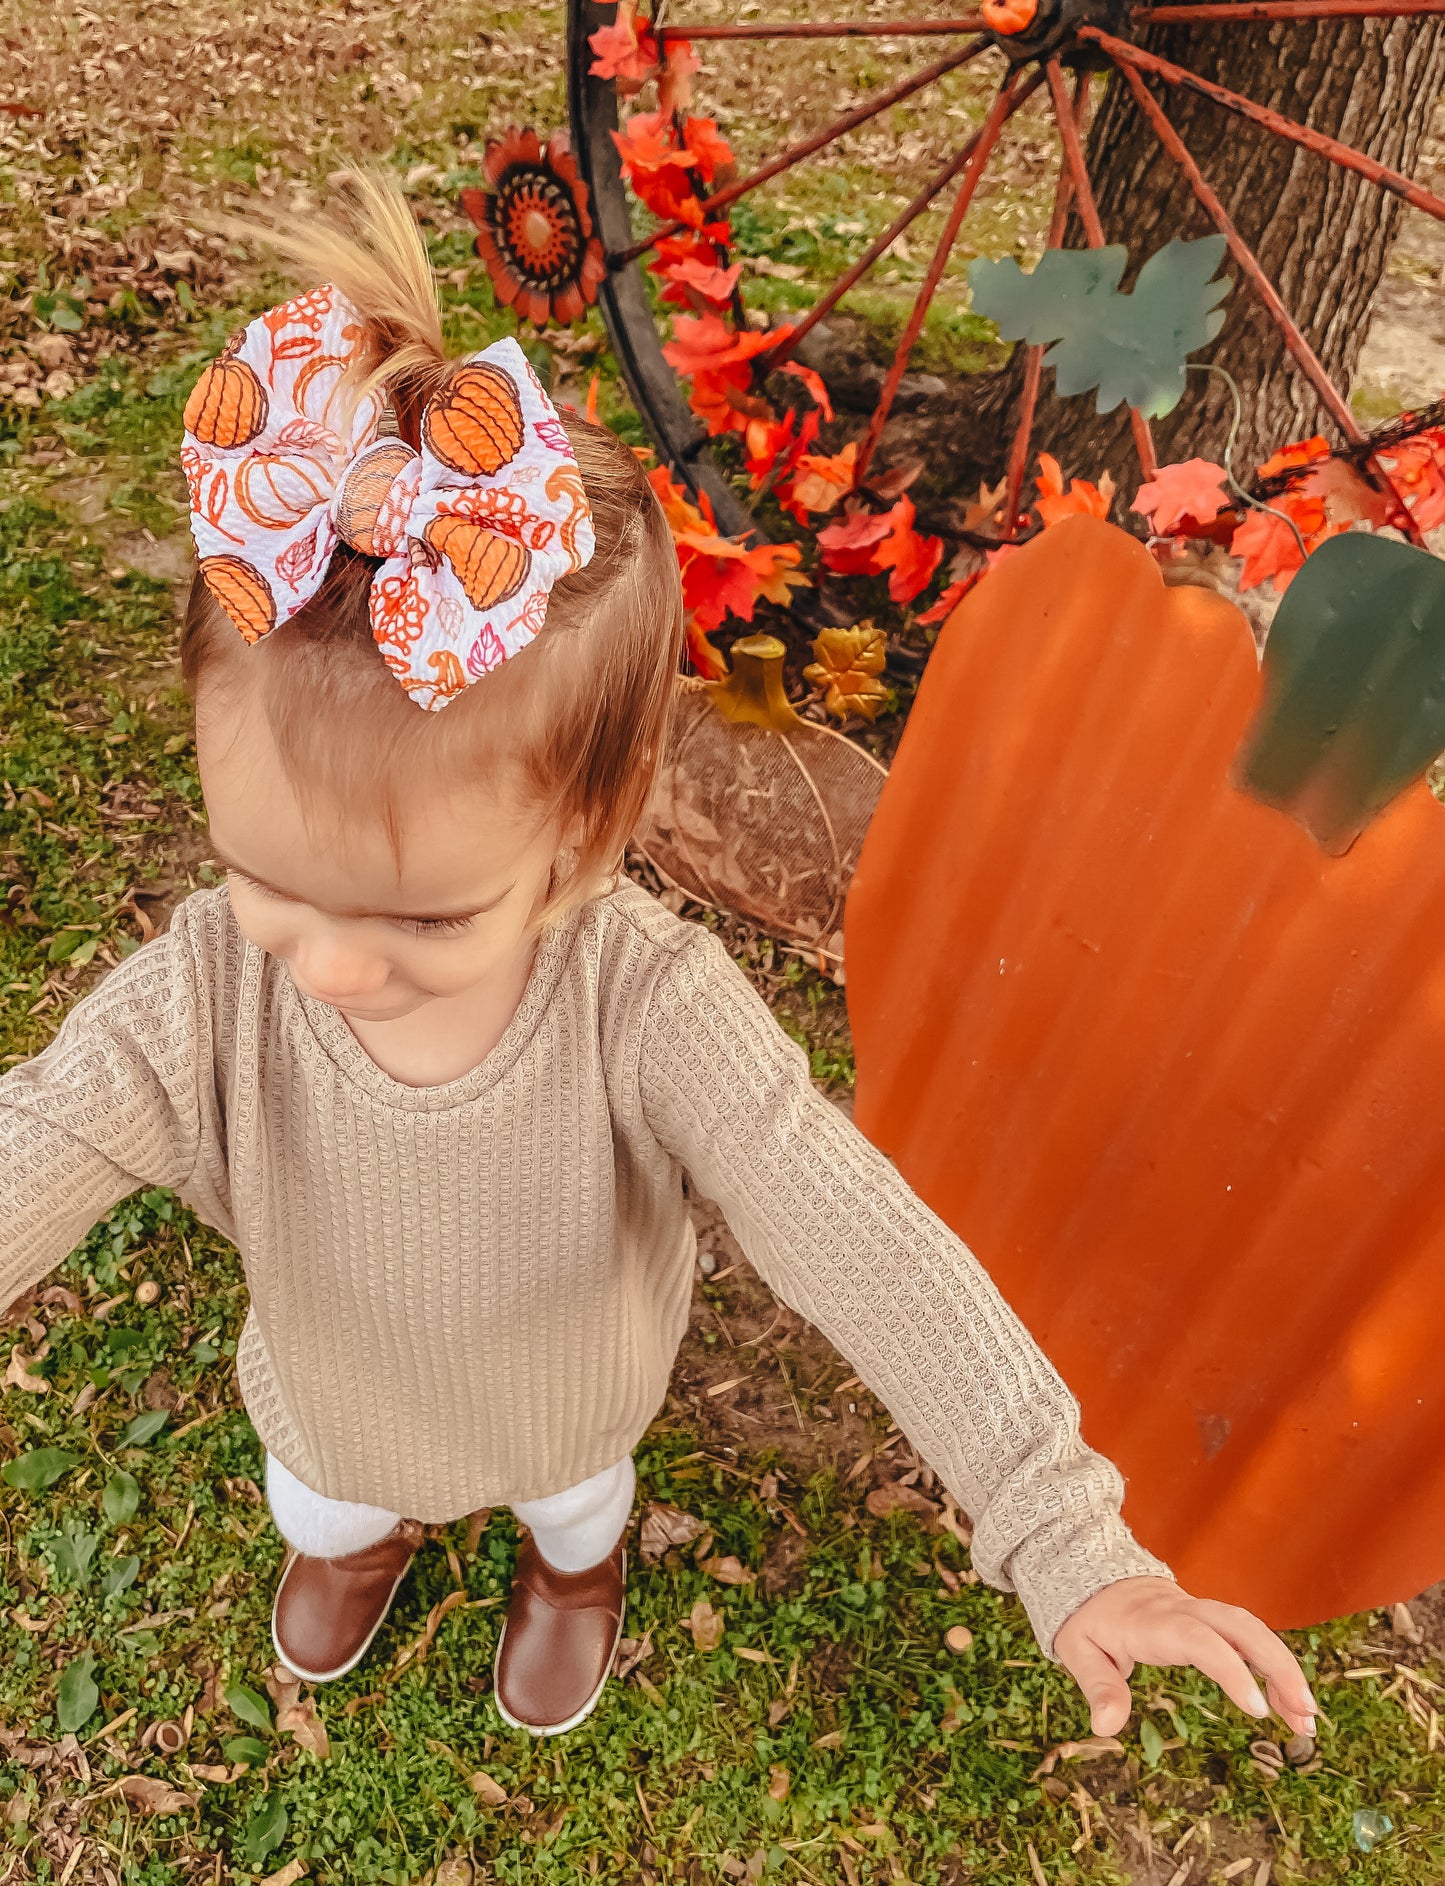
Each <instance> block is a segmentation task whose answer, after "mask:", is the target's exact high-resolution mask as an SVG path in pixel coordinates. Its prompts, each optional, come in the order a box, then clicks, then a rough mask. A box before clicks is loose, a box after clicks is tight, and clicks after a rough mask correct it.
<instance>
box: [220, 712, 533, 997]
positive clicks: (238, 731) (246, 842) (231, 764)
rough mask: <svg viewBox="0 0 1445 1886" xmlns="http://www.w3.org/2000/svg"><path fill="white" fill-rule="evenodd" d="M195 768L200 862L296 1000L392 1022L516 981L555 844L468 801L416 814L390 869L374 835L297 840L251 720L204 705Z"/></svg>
mask: <svg viewBox="0 0 1445 1886" xmlns="http://www.w3.org/2000/svg"><path fill="white" fill-rule="evenodd" d="M196 749H197V760H198V763H199V768H200V775H201V786H202V789H203V791H204V793H205V798H206V809H207V811H208V812H209V814H210V822H211V836H212V842H213V848H214V852H215V856H216V858H217V860H218V862H220V863H221V864H223V865H224V866H225V867H226V870H227V874H228V882H227V888H228V890H229V892H230V898H231V907H232V909H233V910H234V911H235V914H236V922H237V924H238V925H239V926H240V929H241V931H242V934H243V935H244V936H246V937H247V938H248V939H249V940H250V941H251V942H252V943H254V944H255V945H256V946H257V947H258V948H259V949H263V950H266V951H268V952H269V953H270V954H271V955H273V956H278V957H280V958H281V959H282V960H283V961H284V962H285V963H287V964H288V965H289V966H290V969H291V974H292V976H293V978H294V980H295V981H296V983H297V985H298V986H299V987H300V988H301V990H302V991H303V992H304V993H305V994H307V995H309V996H313V997H315V999H316V1000H317V1001H320V1002H325V1003H328V1004H329V1005H331V1006H332V1007H334V1008H337V1009H339V1010H341V1012H342V1013H343V1014H345V1015H347V1016H351V1017H353V1018H355V1019H356V1020H357V1021H369V1022H379V1021H394V1020H400V1019H401V1018H402V1017H403V1016H406V1015H410V1014H412V1013H414V1012H415V1011H416V1010H418V1009H420V1008H422V1007H423V1006H424V1005H425V1004H427V1003H429V1002H432V1001H434V1000H436V999H438V998H446V997H449V996H461V995H465V994H466V993H467V992H468V991H469V990H472V989H474V988H476V987H477V986H478V985H480V984H481V983H483V982H485V981H486V980H487V979H488V978H489V977H491V976H500V975H506V974H510V973H515V970H516V966H517V963H518V960H519V957H520V956H521V954H522V953H523V952H524V951H525V950H526V949H527V948H529V947H530V943H531V926H532V919H533V917H534V915H535V913H536V911H537V910H538V909H539V908H540V906H541V905H542V903H543V902H544V901H545V899H546V895H547V890H548V885H549V880H550V876H551V870H552V865H553V862H554V860H555V858H556V856H557V852H558V849H559V836H558V834H557V833H556V832H555V830H553V829H552V828H551V827H549V826H542V827H540V828H539V826H538V825H537V823H536V822H535V820H529V819H526V818H523V817H521V816H519V815H518V814H517V813H515V812H510V813H509V812H508V810H507V809H506V808H505V807H504V806H499V805H498V803H497V801H496V799H495V797H494V796H488V795H484V794H482V793H481V792H479V791H474V792H472V793H470V794H468V795H463V794H460V793H459V794H457V795H456V796H455V797H454V798H451V799H440V800H428V802H427V804H426V807H425V812H424V816H419V817H418V818H416V819H414V820H413V821H412V822H411V824H410V825H408V826H404V827H403V831H402V837H401V847H400V849H401V869H400V871H398V869H397V866H396V863H395V860H394V859H393V857H392V852H391V847H390V845H389V843H388V840H387V836H386V833H385V830H384V829H383V827H382V826H381V824H380V822H379V821H367V820H360V819H351V818H347V817H346V816H345V815H344V813H343V814H342V815H341V816H339V817H334V818H328V817H327V816H326V815H325V812H324V809H323V810H322V811H321V812H320V813H319V814H317V815H315V816H314V817H313V829H312V830H311V831H308V829H307V826H306V824H305V821H304V820H303V818H302V814H301V808H300V806H299V804H298V802H297V800H296V797H295V795H294V794H293V792H292V790H291V787H290V785H289V782H288V781H287V780H286V778H285V775H284V773H283V771H282V768H281V763H280V760H279V758H278V757H277V756H276V753H275V750H274V748H273V747H272V745H271V741H270V737H269V735H268V733H267V732H266V729H265V727H264V725H263V724H261V716H260V715H259V714H257V713H254V712H252V713H250V714H249V715H248V714H246V713H245V710H244V709H243V708H225V709H223V708H220V707H219V706H213V707H212V708H211V711H209V712H203V713H202V714H201V715H200V716H199V719H198V724H197V733H196Z"/></svg>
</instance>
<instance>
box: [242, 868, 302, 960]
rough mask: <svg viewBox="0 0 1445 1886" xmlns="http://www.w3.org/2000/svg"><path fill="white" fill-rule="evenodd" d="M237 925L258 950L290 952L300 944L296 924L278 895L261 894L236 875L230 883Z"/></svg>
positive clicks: (278, 953)
mask: <svg viewBox="0 0 1445 1886" xmlns="http://www.w3.org/2000/svg"><path fill="white" fill-rule="evenodd" d="M226 890H227V895H228V896H229V897H230V900H231V912H232V915H233V916H234V917H235V919H236V928H237V929H238V930H239V931H240V932H241V935H242V936H243V937H245V939H246V941H247V942H248V943H252V944H254V945H255V946H256V948H257V949H258V950H265V951H267V953H268V954H269V955H272V956H287V955H289V954H290V953H291V951H292V950H293V949H294V948H295V945H296V926H295V923H294V921H293V920H292V918H291V917H290V916H289V915H288V913H287V908H286V905H285V904H283V903H282V902H281V901H280V900H279V899H278V898H274V897H260V896H258V895H257V894H256V892H254V891H248V890H247V889H246V887H245V886H244V885H243V884H238V883H237V882H236V881H235V880H234V879H232V880H231V881H230V882H229V883H228V885H227V887H226Z"/></svg>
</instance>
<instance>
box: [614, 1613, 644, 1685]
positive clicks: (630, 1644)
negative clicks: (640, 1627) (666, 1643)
mask: <svg viewBox="0 0 1445 1886" xmlns="http://www.w3.org/2000/svg"><path fill="white" fill-rule="evenodd" d="M651 1655H652V1627H651V1625H649V1626H648V1628H647V1630H646V1632H645V1633H644V1634H643V1636H642V1637H640V1638H638V1637H624V1638H622V1640H621V1641H620V1642H619V1644H618V1646H617V1660H616V1662H615V1663H614V1664H613V1666H612V1673H613V1675H614V1676H615V1677H616V1678H617V1680H618V1682H619V1683H620V1682H623V1681H625V1679H626V1678H628V1677H629V1676H631V1675H632V1673H633V1671H634V1670H635V1669H636V1668H637V1666H638V1665H639V1664H640V1663H645V1662H646V1661H647V1659H648V1658H649V1657H650V1656H651Z"/></svg>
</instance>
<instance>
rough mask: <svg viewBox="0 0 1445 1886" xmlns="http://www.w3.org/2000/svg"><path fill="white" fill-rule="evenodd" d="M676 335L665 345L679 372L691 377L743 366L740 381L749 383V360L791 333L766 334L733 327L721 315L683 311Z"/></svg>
mask: <svg viewBox="0 0 1445 1886" xmlns="http://www.w3.org/2000/svg"><path fill="white" fill-rule="evenodd" d="M672 330H673V338H672V339H671V340H670V341H669V342H668V343H667V345H666V346H665V347H664V348H663V350H662V352H663V357H664V358H665V359H666V361H667V363H668V365H669V366H670V367H672V368H673V369H674V370H675V371H676V372H678V373H680V374H682V375H683V377H684V378H689V377H691V376H692V375H694V374H698V373H718V372H720V371H722V370H723V369H724V368H727V367H737V368H741V369H743V370H742V371H741V372H740V373H739V374H738V375H737V380H738V383H739V384H744V383H746V380H747V372H746V369H745V368H744V367H743V363H744V362H745V361H748V360H751V359H752V357H753V355H754V354H761V353H765V352H766V351H767V349H768V348H770V347H773V346H775V345H776V344H777V342H778V341H779V340H780V339H781V338H782V337H783V335H785V334H786V333H788V332H789V330H788V329H787V328H770V329H768V330H767V331H766V332H763V333H754V332H753V331H752V330H751V329H744V330H741V331H740V330H738V329H736V328H732V327H729V326H728V324H727V322H726V321H724V320H723V318H722V316H721V315H717V314H700V315H696V316H691V315H685V314H680V315H679V316H678V317H677V319H676V320H675V321H674V322H673V324H672Z"/></svg>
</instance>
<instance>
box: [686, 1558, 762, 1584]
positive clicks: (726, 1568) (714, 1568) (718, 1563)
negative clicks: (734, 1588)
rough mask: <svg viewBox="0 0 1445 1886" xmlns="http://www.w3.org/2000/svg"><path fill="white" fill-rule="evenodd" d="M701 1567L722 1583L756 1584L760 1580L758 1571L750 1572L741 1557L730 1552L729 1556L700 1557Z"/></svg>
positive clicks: (699, 1563) (710, 1576) (699, 1564)
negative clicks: (738, 1557) (737, 1557)
mask: <svg viewBox="0 0 1445 1886" xmlns="http://www.w3.org/2000/svg"><path fill="white" fill-rule="evenodd" d="M697 1563H698V1566H699V1568H700V1569H701V1570H702V1571H704V1572H706V1573H707V1575H708V1577H709V1578H715V1579H716V1580H717V1582H718V1583H719V1584H720V1585H755V1584H756V1583H757V1582H758V1575H757V1573H756V1572H750V1571H749V1570H748V1568H747V1566H746V1565H744V1564H743V1562H742V1560H741V1559H735V1558H733V1557H732V1556H731V1554H729V1556H728V1557H727V1558H710V1559H699V1560H698V1562H697Z"/></svg>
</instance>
